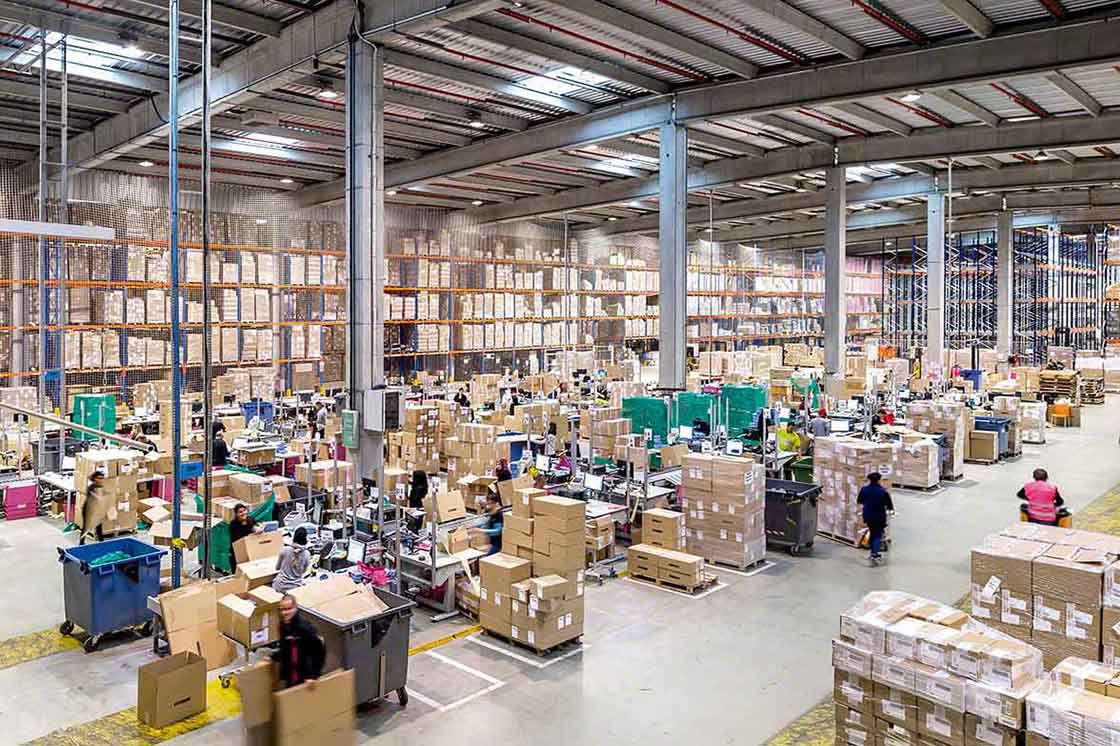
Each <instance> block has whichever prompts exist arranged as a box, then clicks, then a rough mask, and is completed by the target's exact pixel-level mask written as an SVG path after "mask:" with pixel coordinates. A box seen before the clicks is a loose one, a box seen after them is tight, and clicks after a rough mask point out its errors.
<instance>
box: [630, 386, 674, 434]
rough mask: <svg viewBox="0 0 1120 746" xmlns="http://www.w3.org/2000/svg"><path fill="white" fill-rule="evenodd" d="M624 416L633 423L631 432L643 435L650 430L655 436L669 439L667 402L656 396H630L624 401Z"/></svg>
mask: <svg viewBox="0 0 1120 746" xmlns="http://www.w3.org/2000/svg"><path fill="white" fill-rule="evenodd" d="M622 416H623V417H629V418H630V420H631V422H633V427H632V429H631V432H635V433H642V432H645V430H646V428H649V430H650V432H651V433H653V436H654V437H655V438H656V437H659V436H660V438H661V439H662V440H665V439H666V438H668V437H669V411H668V408H667V406H666V404H665V400H664V399H661V398H659V397H656V396H629V397H626V398H625V399H623V400H622Z"/></svg>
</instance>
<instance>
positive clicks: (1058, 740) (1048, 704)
mask: <svg viewBox="0 0 1120 746" xmlns="http://www.w3.org/2000/svg"><path fill="white" fill-rule="evenodd" d="M1067 680H1068V679H1067ZM1081 683H1082V685H1081V686H1070V685H1067V684H1063V683H1062V681H1061V678H1060V677H1052V678H1051V679H1050V680H1049V681H1045V682H1042V683H1040V684H1039V685H1038V686H1036V687H1035V688H1034V690H1033V691H1031V693H1030V694H1029V695H1027V733H1026V744H1027V746H1059V745H1060V744H1077V745H1078V746H1105V744H1112V743H1120V698H1117V696H1116V695H1113V696H1108V695H1102V694H1100V693H1098V692H1097V691H1094V688H1095V687H1092V686H1091V685H1090V683H1089V682H1088V681H1084V682H1081ZM1107 689H1108V690H1113V689H1114V687H1113V686H1112V685H1109V686H1108V687H1107Z"/></svg>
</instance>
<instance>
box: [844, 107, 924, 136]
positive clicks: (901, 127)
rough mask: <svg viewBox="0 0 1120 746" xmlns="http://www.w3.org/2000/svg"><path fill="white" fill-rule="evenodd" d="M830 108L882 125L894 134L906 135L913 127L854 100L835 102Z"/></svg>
mask: <svg viewBox="0 0 1120 746" xmlns="http://www.w3.org/2000/svg"><path fill="white" fill-rule="evenodd" d="M832 108H834V109H836V110H837V111H842V112H844V113H845V114H847V115H848V116H852V117H855V118H856V119H862V120H863V121H865V122H870V123H871V124H874V125H876V126H878V127H882V128H883V129H885V130H887V131H888V132H893V133H895V134H896V135H902V136H903V137H907V136H908V135H909V134H910V133H911V132H913V131H914V128H913V127H911V126H910V125H908V124H906V123H905V122H900V121H898V120H897V119H894V118H893V117H888V116H887V115H886V114H881V113H879V112H877V111H875V110H874V109H872V108H870V107H868V106H864V105H863V104H859V103H856V102H854V101H852V102H848V103H841V104H835V105H834V106H833V107H832Z"/></svg>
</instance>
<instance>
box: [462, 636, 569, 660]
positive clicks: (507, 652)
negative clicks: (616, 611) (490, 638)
mask: <svg viewBox="0 0 1120 746" xmlns="http://www.w3.org/2000/svg"><path fill="white" fill-rule="evenodd" d="M465 639H466V640H468V641H470V642H473V643H474V644H475V645H481V646H482V647H484V648H486V649H487V650H493V651H494V652H495V653H501V654H502V655H504V656H506V657H508V658H513V659H514V660H515V661H520V662H521V663H524V664H525V665H527V666H532V667H533V668H548V667H549V666H551V665H552V664H554V663H559V662H560V661H562V660H566V659H568V658H571V657H572V656H573V655H576V654H577V653H582V652H583V651H584V650H587V649H588V648H590V647H591V646H590V645H588V644H586V643H582V644H580V646H579V647H578V648H575V649H574V650H569V651H568V652H566V653H564V654H563V655H559V656H557V657H555V658H552V659H550V660H546V661H535V660H533V659H532V658H529V657H528V656H524V655H521V654H520V653H517V652H514V651H513V650H508V649H507V648H504V647H502V646H501V645H495V644H493V643H490V642H487V641H486V640H482V639H480V635H471V636H470V637H467V638H465Z"/></svg>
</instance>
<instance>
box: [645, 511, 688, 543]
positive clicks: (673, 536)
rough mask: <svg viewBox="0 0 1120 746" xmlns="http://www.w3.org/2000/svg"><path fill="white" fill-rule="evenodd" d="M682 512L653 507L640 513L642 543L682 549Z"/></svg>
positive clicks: (683, 534) (683, 536)
mask: <svg viewBox="0 0 1120 746" xmlns="http://www.w3.org/2000/svg"><path fill="white" fill-rule="evenodd" d="M684 541H685V533H684V514H682V513H678V512H677V511H675V510H665V509H663V508H654V509H653V510H647V511H645V512H643V513H642V543H643V544H652V545H653V546H655V547H664V548H665V549H677V550H680V549H684Z"/></svg>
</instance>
